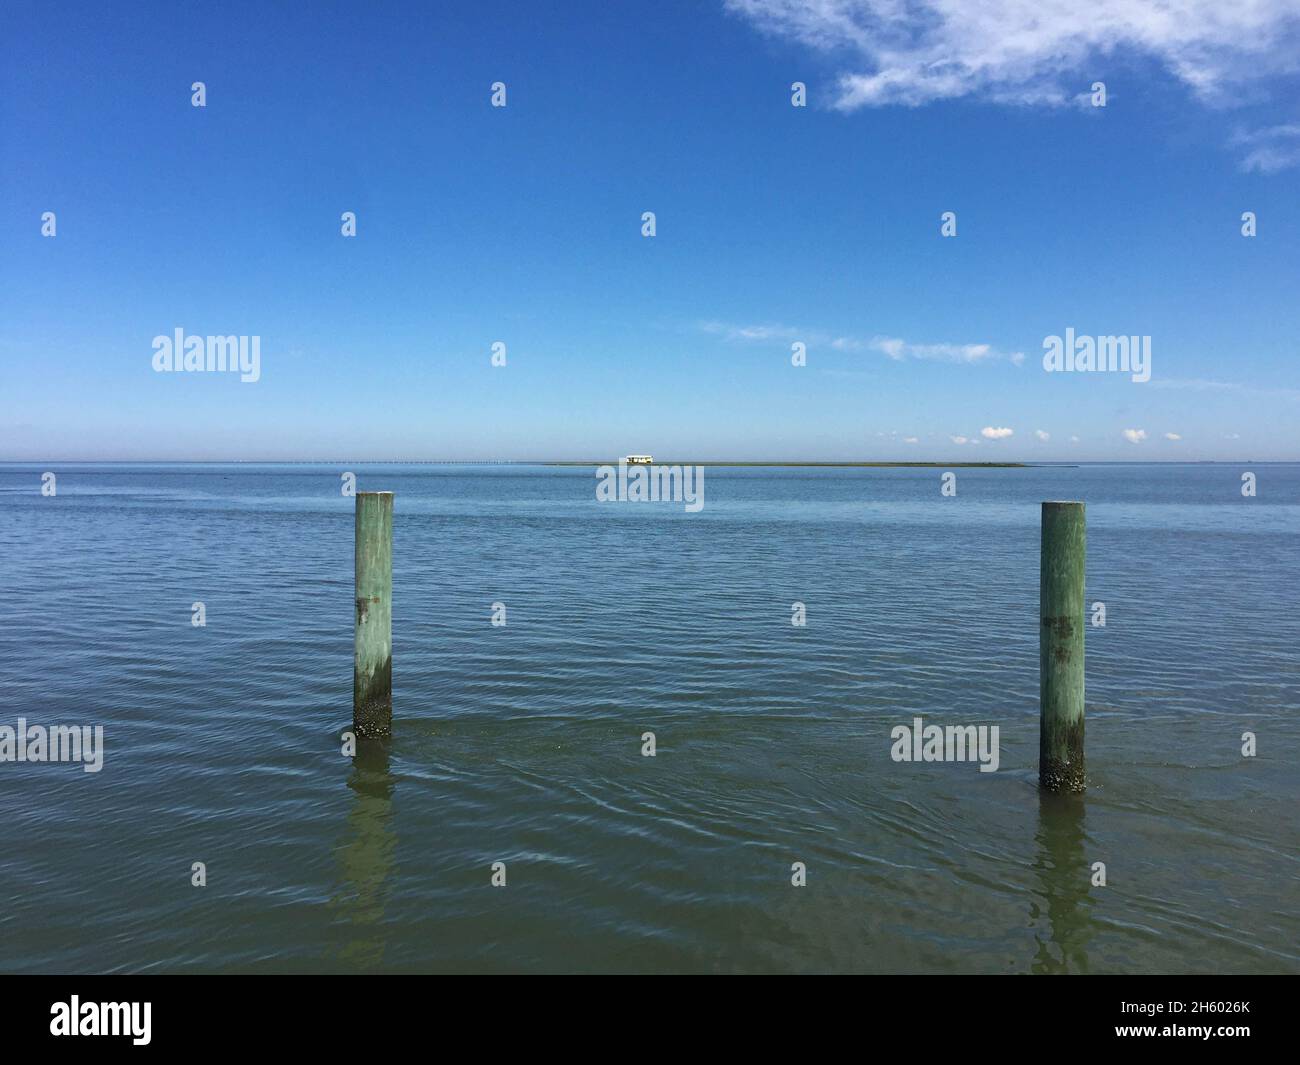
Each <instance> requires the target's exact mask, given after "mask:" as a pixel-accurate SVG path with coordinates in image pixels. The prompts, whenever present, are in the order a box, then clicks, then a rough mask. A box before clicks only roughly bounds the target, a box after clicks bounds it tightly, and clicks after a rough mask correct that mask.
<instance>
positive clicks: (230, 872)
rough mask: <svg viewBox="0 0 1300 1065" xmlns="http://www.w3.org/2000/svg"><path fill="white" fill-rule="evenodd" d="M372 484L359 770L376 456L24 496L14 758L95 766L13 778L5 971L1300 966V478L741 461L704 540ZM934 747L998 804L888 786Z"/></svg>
mask: <svg viewBox="0 0 1300 1065" xmlns="http://www.w3.org/2000/svg"><path fill="white" fill-rule="evenodd" d="M352 468H353V469H355V470H356V472H357V474H358V478H359V487H360V488H361V489H362V490H366V489H370V490H374V489H391V490H393V491H395V492H396V493H397V499H396V516H395V522H394V559H395V561H394V607H393V616H394V620H393V630H394V641H393V642H394V705H395V710H394V732H393V737H392V740H391V742H390V743H388V744H387V745H383V746H376V747H367V748H365V749H363V751H362V752H361V753H360V755H359V756H358V757H357V758H356V759H355V760H353V759H350V758H346V757H344V756H342V754H341V753H340V740H339V736H340V734H341V733H342V732H343V731H345V730H346V729H347V728H348V727H349V725H350V723H351V681H352V678H351V670H352V625H353V602H352V507H353V501H352V500H351V499H350V498H345V497H343V496H342V495H341V493H340V483H341V482H340V476H339V475H340V472H341V470H340V468H336V467H332V466H331V467H323V466H321V467H314V466H293V465H286V466H251V465H245V464H240V465H230V466H216V465H162V466H142V465H82V466H74V465H64V464H53V465H49V466H43V467H42V466H33V465H15V464H8V465H0V558H2V559H3V562H2V563H0V565H2V566H3V574H4V579H3V591H4V595H3V597H0V725H6V724H7V725H10V726H13V725H14V724H15V723H16V720H17V718H18V717H20V716H21V717H25V718H27V719H28V720H29V721H31V722H32V723H40V724H68V725H71V724H86V725H103V727H104V734H105V759H104V766H103V769H102V771H101V772H99V773H85V772H83V771H82V769H81V767H79V766H77V765H67V764H42V763H14V762H7V763H0V969H3V970H7V971H14V970H19V971H51V970H52V971H119V970H128V971H137V970H167V971H170V970H187V971H214V970H215V971H223V970H266V971H272V970H274V971H321V970H324V971H350V970H357V969H361V970H370V969H394V970H448V971H518V970H524V971H609V970H615V971H623V970H636V971H850V970H856V971H887V972H896V971H904V972H961V971H980V972H1054V971H1072V972H1073V971H1087V972H1129V971H1159V972H1247V971H1265V972H1282V971H1286V972H1298V971H1300V948H1298V947H1297V944H1298V943H1300V916H1298V914H1297V900H1298V899H1300V890H1298V888H1300V866H1298V864H1297V854H1298V853H1300V829H1297V824H1296V809H1297V803H1296V800H1297V794H1298V790H1300V789H1298V786H1297V785H1298V784H1300V768H1298V767H1300V758H1298V756H1300V652H1298V651H1297V648H1300V620H1298V619H1297V610H1296V607H1297V599H1298V598H1300V593H1298V592H1297V588H1298V587H1300V580H1298V578H1300V550H1297V548H1300V466H1296V465H1274V464H1258V465H1253V466H1240V467H1239V466H1226V465H1225V466H1219V465H1214V466H1118V465H1108V466H1085V467H1077V468H1067V467H1060V468H1034V469H997V470H964V469H959V470H957V471H956V472H957V478H958V494H957V496H956V497H955V498H943V497H941V496H940V493H939V473H940V471H938V470H929V469H896V470H895V469H853V470H848V469H844V470H823V469H726V468H710V469H709V470H708V471H707V474H706V481H705V498H706V505H705V507H704V509H703V510H702V511H701V512H699V513H696V514H690V513H686V512H685V511H684V509H683V507H682V506H681V504H676V505H673V504H633V503H617V504H600V503H597V502H596V499H595V493H594V478H593V475H592V471H591V470H590V469H570V468H546V467H513V466H477V467H450V466H428V465H410V466H359V467H352ZM47 469H48V470H52V471H54V472H55V473H56V474H57V475H58V494H57V496H55V497H53V498H47V497H43V496H42V495H41V493H40V483H41V473H42V472H43V471H44V470H47ZM1245 469H1250V470H1253V471H1254V472H1255V473H1256V474H1257V476H1258V479H1259V494H1258V496H1257V497H1256V498H1254V499H1245V498H1243V497H1242V495H1241V492H1240V484H1241V481H1240V477H1241V473H1242V471H1243V470H1245ZM1059 498H1077V499H1083V500H1085V501H1086V502H1087V503H1088V551H1089V554H1088V601H1089V602H1093V601H1097V600H1100V601H1104V602H1105V604H1106V609H1107V624H1106V626H1105V627H1104V628H1096V627H1090V628H1089V629H1088V630H1087V655H1088V659H1087V661H1088V698H1087V713H1088V733H1087V745H1088V759H1089V763H1088V768H1089V790H1088V793H1087V796H1086V797H1085V798H1082V799H1048V798H1041V797H1040V795H1039V793H1038V791H1037V788H1036V786H1035V782H1036V760H1037V738H1038V717H1037V714H1038V709H1037V698H1038V642H1037V641H1038V516H1039V515H1038V502H1039V501H1041V500H1043V499H1059ZM196 601H201V602H203V603H204V604H205V607H206V615H207V624H206V626H205V627H202V628H197V627H194V626H193V625H192V624H191V605H192V604H193V603H194V602H196ZM795 601H799V602H802V603H804V604H806V607H807V625H806V627H803V628H799V627H795V626H792V625H791V604H792V603H793V602H795ZM494 602H502V603H505V604H506V608H507V621H508V624H507V625H506V626H505V627H493V626H492V625H491V623H490V622H491V616H492V604H493V603H494ZM915 716H922V717H924V718H925V720H926V721H927V723H929V722H935V723H939V724H967V723H969V724H988V725H997V726H999V730H1000V741H1001V742H1000V767H999V769H998V771H997V772H990V773H982V772H979V770H978V767H977V766H976V765H975V764H971V763H962V764H942V763H938V764H933V763H921V764H917V763H902V762H895V761H893V760H891V758H890V748H891V746H892V742H891V739H890V731H891V729H892V728H893V727H894V726H895V725H899V724H910V723H911V721H912V719H913V718H914V717H915ZM646 731H653V732H654V733H655V735H656V740H657V747H658V753H657V755H656V756H655V757H653V758H649V757H644V756H643V755H642V754H641V748H642V738H641V737H642V734H643V733H644V732H646ZM1246 731H1251V732H1254V733H1255V734H1256V736H1257V743H1258V754H1257V756H1256V757H1253V758H1246V757H1243V756H1242V751H1241V748H1242V734H1243V732H1246ZM194 862H203V863H205V865H206V870H207V886H206V887H202V888H199V887H193V886H191V867H192V864H193V863H194ZM493 862H504V863H505V865H506V869H507V884H506V886H505V887H503V888H498V887H493V886H491V884H490V877H491V866H492V863H493ZM794 862H803V863H805V864H806V866H807V886H806V887H802V888H796V887H793V886H792V885H791V865H792V863H794ZM1095 862H1104V863H1105V866H1106V879H1107V883H1106V886H1104V887H1098V886H1093V885H1092V882H1091V881H1092V877H1093V871H1092V866H1093V863H1095Z"/></svg>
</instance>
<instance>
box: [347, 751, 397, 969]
mask: <svg viewBox="0 0 1300 1065" xmlns="http://www.w3.org/2000/svg"><path fill="white" fill-rule="evenodd" d="M394 784H395V781H394V779H393V776H392V773H391V772H390V771H389V751H388V744H387V742H386V741H383V740H363V739H358V740H357V753H356V755H355V756H354V757H353V759H352V773H351V775H350V776H349V777H348V789H349V790H350V791H351V792H352V808H351V810H350V811H349V813H348V819H347V825H346V829H345V833H344V837H343V842H342V843H341V844H340V845H339V847H338V849H337V851H336V854H337V858H338V863H339V883H338V887H337V888H336V890H335V892H334V896H333V898H332V899H331V907H332V908H333V910H334V911H335V919H334V923H335V925H336V927H337V928H338V929H339V930H340V933H341V938H342V945H341V947H340V948H339V954H338V958H339V961H341V962H342V963H343V967H344V968H348V969H368V968H373V967H375V966H377V965H380V964H381V963H382V962H383V959H384V944H385V933H384V902H385V900H386V897H387V893H388V879H389V875H390V873H391V872H392V869H393V860H394V852H395V850H396V848H397V833H396V832H395V831H394V830H393V826H392V820H393V788H394Z"/></svg>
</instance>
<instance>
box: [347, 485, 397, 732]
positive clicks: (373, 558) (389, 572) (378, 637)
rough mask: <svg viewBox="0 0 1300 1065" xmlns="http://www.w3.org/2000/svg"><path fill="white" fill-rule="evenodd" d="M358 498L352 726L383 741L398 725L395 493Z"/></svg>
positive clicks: (368, 494)
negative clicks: (395, 694) (395, 701)
mask: <svg viewBox="0 0 1300 1065" xmlns="http://www.w3.org/2000/svg"><path fill="white" fill-rule="evenodd" d="M356 498H357V510H356V532H355V590H356V604H357V616H356V629H355V637H356V638H355V643H354V653H353V661H352V726H353V730H354V731H355V732H356V734H357V736H359V737H382V736H387V735H388V734H389V732H390V730H391V728H392V724H393V602H392V599H393V493H392V492H358V493H357V497H356Z"/></svg>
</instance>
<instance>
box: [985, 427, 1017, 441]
mask: <svg viewBox="0 0 1300 1065" xmlns="http://www.w3.org/2000/svg"><path fill="white" fill-rule="evenodd" d="M1014 432H1015V430H1014V429H997V428H994V427H993V426H991V425H986V426H984V428H983V429H981V430H980V436H982V437H984V438H985V439H988V440H1005V439H1006V438H1007V437H1008V436H1011V435H1012V434H1013V433H1014Z"/></svg>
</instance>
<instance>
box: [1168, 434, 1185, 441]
mask: <svg viewBox="0 0 1300 1065" xmlns="http://www.w3.org/2000/svg"><path fill="white" fill-rule="evenodd" d="M1165 439H1166V440H1181V439H1182V437H1181V436H1179V434H1178V433H1165Z"/></svg>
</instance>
